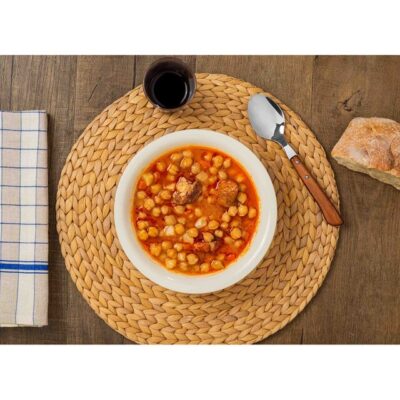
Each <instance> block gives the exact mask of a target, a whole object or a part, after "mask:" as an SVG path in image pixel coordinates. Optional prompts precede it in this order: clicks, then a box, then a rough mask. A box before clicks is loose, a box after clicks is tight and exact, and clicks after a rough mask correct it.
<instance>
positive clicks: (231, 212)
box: [228, 206, 238, 217]
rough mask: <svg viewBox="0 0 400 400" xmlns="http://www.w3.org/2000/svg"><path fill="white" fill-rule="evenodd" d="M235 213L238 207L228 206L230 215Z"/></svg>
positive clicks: (232, 215)
mask: <svg viewBox="0 0 400 400" xmlns="http://www.w3.org/2000/svg"><path fill="white" fill-rule="evenodd" d="M237 213H238V208H237V207H236V206H230V207H229V208H228V214H229V215H230V216H231V217H234V216H235V215H236V214H237Z"/></svg>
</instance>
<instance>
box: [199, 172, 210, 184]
mask: <svg viewBox="0 0 400 400" xmlns="http://www.w3.org/2000/svg"><path fill="white" fill-rule="evenodd" d="M196 178H197V180H199V181H200V182H202V183H204V182H206V181H207V179H208V175H207V173H206V172H204V171H201V172H200V173H198V174H197V175H196Z"/></svg>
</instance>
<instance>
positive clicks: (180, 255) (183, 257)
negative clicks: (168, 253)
mask: <svg viewBox="0 0 400 400" xmlns="http://www.w3.org/2000/svg"><path fill="white" fill-rule="evenodd" d="M178 261H186V253H184V252H180V253H178Z"/></svg>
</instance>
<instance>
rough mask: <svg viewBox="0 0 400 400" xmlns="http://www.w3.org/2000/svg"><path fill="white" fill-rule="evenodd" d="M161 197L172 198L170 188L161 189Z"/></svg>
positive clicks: (164, 198)
mask: <svg viewBox="0 0 400 400" xmlns="http://www.w3.org/2000/svg"><path fill="white" fill-rule="evenodd" d="M160 197H161V198H162V199H163V200H170V199H171V197H172V194H171V192H170V191H169V190H161V192H160Z"/></svg>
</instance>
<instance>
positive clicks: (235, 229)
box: [231, 228, 242, 240]
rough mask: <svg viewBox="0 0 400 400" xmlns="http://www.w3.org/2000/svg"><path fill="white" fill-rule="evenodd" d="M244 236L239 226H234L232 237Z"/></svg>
mask: <svg viewBox="0 0 400 400" xmlns="http://www.w3.org/2000/svg"><path fill="white" fill-rule="evenodd" d="M241 237H242V231H241V230H240V229H239V228H233V229H232V230H231V238H232V239H235V240H236V239H240V238H241Z"/></svg>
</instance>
